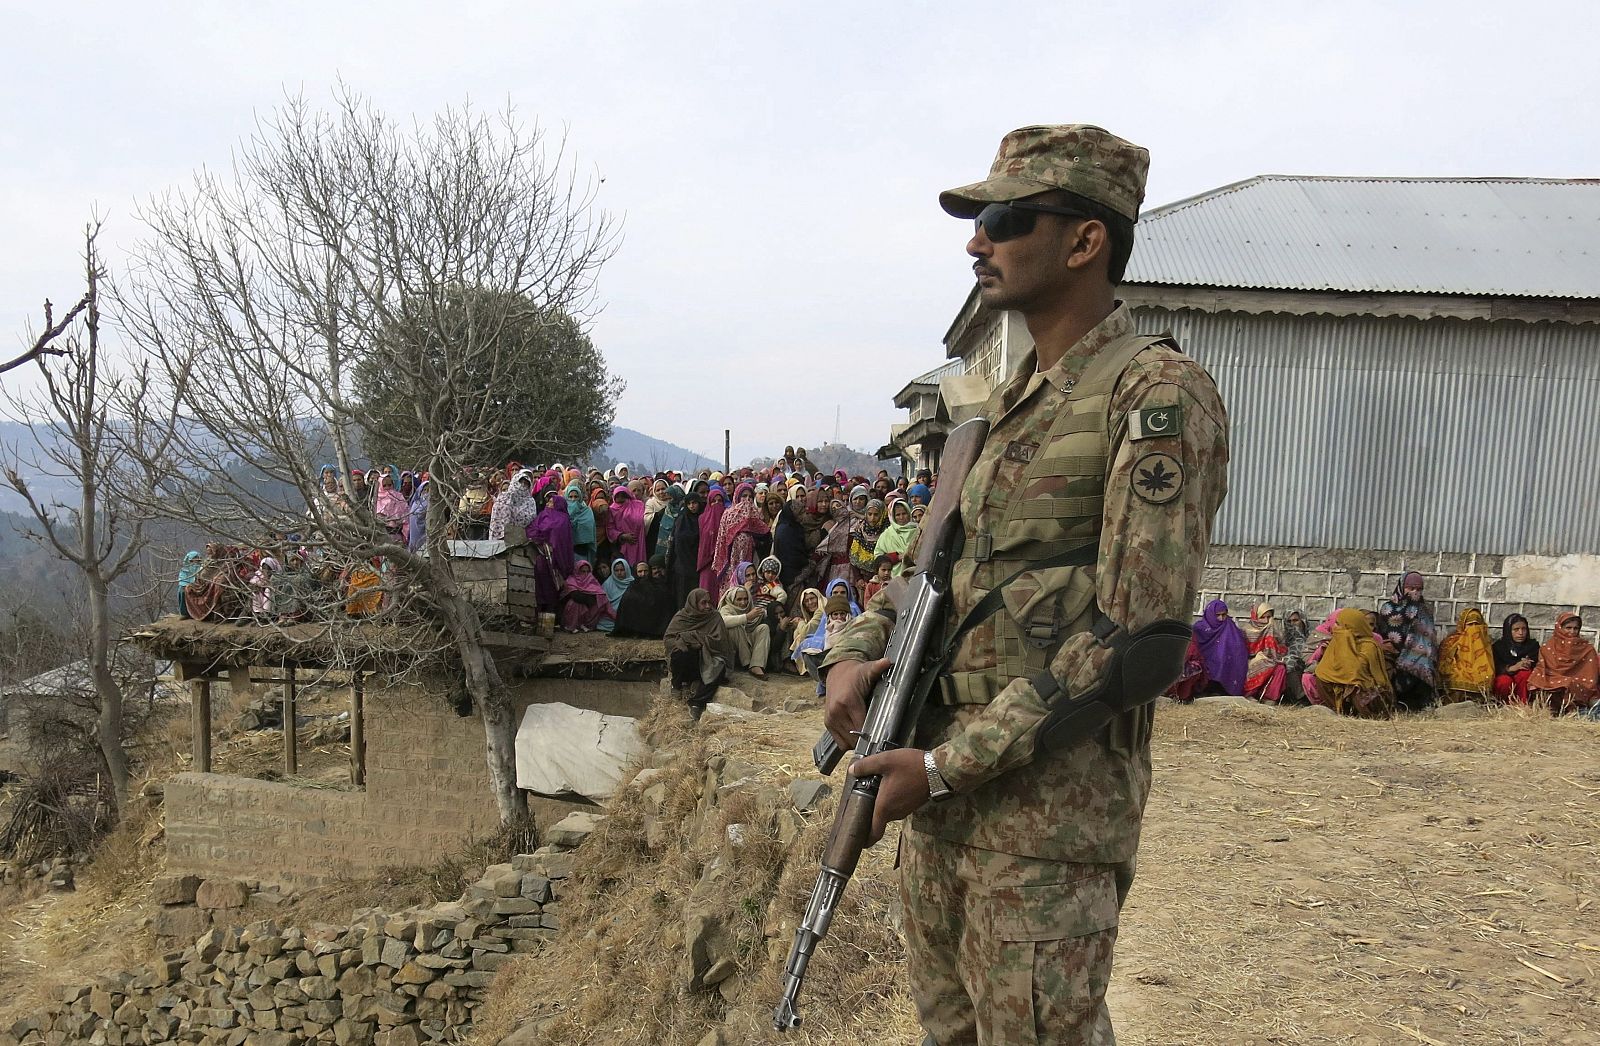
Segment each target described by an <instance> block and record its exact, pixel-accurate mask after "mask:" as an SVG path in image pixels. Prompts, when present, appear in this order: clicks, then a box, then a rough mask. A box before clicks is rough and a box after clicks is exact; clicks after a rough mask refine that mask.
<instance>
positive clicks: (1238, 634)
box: [1169, 571, 1600, 718]
mask: <svg viewBox="0 0 1600 1046" xmlns="http://www.w3.org/2000/svg"><path fill="white" fill-rule="evenodd" d="M1425 585H1426V583H1425V579H1424V578H1423V576H1422V575H1421V574H1419V573H1417V572H1415V571H1412V572H1410V573H1407V574H1405V575H1404V576H1403V577H1402V578H1401V579H1400V580H1399V582H1398V583H1397V584H1396V585H1395V589H1394V593H1393V594H1392V595H1391V596H1390V597H1389V598H1388V599H1386V600H1384V601H1383V602H1382V603H1381V604H1380V605H1379V606H1378V608H1377V609H1376V610H1362V609H1358V608H1355V607H1344V608H1342V609H1339V610H1335V611H1334V612H1333V613H1332V614H1329V615H1328V617H1327V619H1326V620H1324V621H1323V622H1322V623H1321V624H1319V625H1317V626H1316V627H1314V628H1313V627H1311V624H1310V622H1309V621H1308V620H1307V619H1306V617H1305V615H1304V614H1303V613H1301V612H1300V611H1298V610H1292V611H1290V612H1289V614H1288V616H1287V617H1286V618H1285V619H1284V620H1283V621H1282V622H1281V623H1280V622H1279V620H1278V616H1277V614H1276V612H1275V611H1274V609H1273V608H1272V607H1271V606H1270V605H1269V604H1266V603H1262V604H1259V605H1258V606H1256V607H1255V608H1254V609H1253V610H1252V611H1251V612H1250V618H1249V620H1248V621H1245V622H1239V621H1235V620H1234V619H1233V617H1232V616H1231V615H1230V613H1229V611H1228V604H1227V603H1225V602H1223V601H1222V600H1220V599H1218V600H1213V601H1212V602H1210V603H1208V604H1207V605H1206V607H1205V610H1204V613H1203V614H1202V615H1201V618H1200V620H1198V621H1196V622H1195V624H1194V636H1193V638H1192V639H1191V641H1190V643H1189V650H1188V654H1187V656H1186V657H1185V659H1184V670H1183V675H1182V677H1181V678H1180V679H1179V680H1178V682H1177V683H1175V684H1174V685H1173V687H1172V689H1171V690H1170V691H1169V694H1170V696H1172V697H1174V698H1176V699H1178V700H1180V701H1192V700H1193V699H1194V698H1196V697H1199V696H1202V695H1206V694H1231V695H1242V696H1245V697H1251V698H1255V699H1256V700H1259V701H1262V702H1265V703H1269V704H1279V703H1299V704H1305V703H1309V704H1318V705H1326V706H1327V707H1329V708H1331V709H1333V710H1334V711H1335V712H1340V713H1345V714H1349V715H1356V716H1364V717H1385V716H1392V715H1394V714H1395V713H1396V712H1398V711H1402V710H1403V711H1421V710H1422V709H1425V708H1428V707H1430V706H1432V705H1435V704H1451V703H1454V702H1459V701H1477V702H1484V703H1487V702H1495V701H1499V702H1517V703H1521V704H1529V703H1534V704H1542V705H1546V706H1548V707H1549V708H1550V709H1551V710H1552V711H1553V712H1555V713H1557V714H1560V713H1566V712H1577V713H1582V714H1585V715H1589V716H1592V717H1595V718H1600V656H1597V654H1596V651H1595V647H1594V645H1593V644H1592V643H1590V642H1589V641H1588V640H1587V639H1585V638H1584V637H1583V634H1582V630H1583V620H1582V619H1581V618H1580V617H1579V616H1578V615H1577V614H1574V613H1564V614H1561V615H1560V616H1558V617H1557V618H1556V620H1555V622H1554V628H1553V629H1552V631H1551V634H1550V638H1549V639H1547V640H1546V641H1545V642H1543V643H1540V642H1539V641H1538V640H1537V639H1535V638H1534V637H1533V633H1532V630H1531V628H1530V626H1529V623H1528V619H1527V618H1525V617H1523V616H1522V615H1521V614H1511V615H1509V616H1507V617H1506V619H1505V621H1504V622H1503V623H1502V624H1501V628H1500V638H1499V639H1492V638H1491V636H1490V633H1489V628H1488V625H1487V624H1486V623H1485V621H1484V617H1483V613H1482V612H1481V611H1479V610H1478V609H1476V608H1474V607H1468V608H1466V609H1463V610H1462V611H1461V613H1460V616H1459V617H1458V619H1457V621H1456V626H1455V629H1454V630H1453V631H1452V632H1451V633H1450V634H1449V635H1447V636H1444V637H1443V638H1442V640H1441V637H1440V629H1439V625H1438V623H1437V622H1436V620H1435V618H1434V612H1433V606H1432V604H1431V603H1430V602H1429V601H1428V600H1427V599H1426V598H1425V597H1424V595H1423V591H1424V588H1425Z"/></svg>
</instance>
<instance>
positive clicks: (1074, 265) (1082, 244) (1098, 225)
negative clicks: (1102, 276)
mask: <svg viewBox="0 0 1600 1046" xmlns="http://www.w3.org/2000/svg"><path fill="white" fill-rule="evenodd" d="M1068 224H1069V225H1075V226H1076V227H1075V228H1073V229H1071V231H1070V232H1068V233H1067V238H1066V243H1067V268H1069V269H1089V268H1092V267H1093V266H1094V265H1096V264H1100V265H1108V264H1109V262H1108V259H1109V258H1110V256H1111V233H1110V231H1109V230H1107V229H1106V225H1105V222H1102V221H1100V220H1099V219H1098V218H1087V219H1084V220H1082V221H1075V220H1073V219H1069V220H1068Z"/></svg>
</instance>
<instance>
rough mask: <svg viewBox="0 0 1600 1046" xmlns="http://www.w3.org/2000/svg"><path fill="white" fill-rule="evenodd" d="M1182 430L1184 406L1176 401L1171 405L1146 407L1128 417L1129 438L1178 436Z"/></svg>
mask: <svg viewBox="0 0 1600 1046" xmlns="http://www.w3.org/2000/svg"><path fill="white" fill-rule="evenodd" d="M1182 431H1183V408H1182V407H1181V406H1179V405H1178V404H1176V403H1174V404H1173V405H1172V406H1170V407H1146V408H1145V409H1143V410H1136V411H1134V412H1133V414H1132V415H1130V416H1129V418H1128V438H1129V439H1155V438H1157V437H1159V436H1176V435H1178V434H1179V433H1180V432H1182Z"/></svg>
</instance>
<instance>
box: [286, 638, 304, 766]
mask: <svg viewBox="0 0 1600 1046" xmlns="http://www.w3.org/2000/svg"><path fill="white" fill-rule="evenodd" d="M294 742H295V729H294V666H293V665H285V666H284V668H283V772H284V774H285V775H286V776H288V777H293V776H294V775H295V774H297V773H299V772H300V767H299V765H298V764H299V759H298V753H296V752H295V746H294Z"/></svg>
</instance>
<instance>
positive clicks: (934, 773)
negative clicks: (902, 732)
mask: <svg viewBox="0 0 1600 1046" xmlns="http://www.w3.org/2000/svg"><path fill="white" fill-rule="evenodd" d="M922 768H923V769H924V770H926V771H928V798H929V799H932V800H933V801H934V802H936V803H942V802H944V801H945V800H946V799H949V798H951V797H952V796H954V795H955V794H956V793H955V792H953V791H952V790H951V789H950V786H949V785H947V784H945V783H944V775H943V774H941V773H940V772H939V766H938V764H937V763H935V762H934V761H933V753H932V752H923V753H922Z"/></svg>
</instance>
